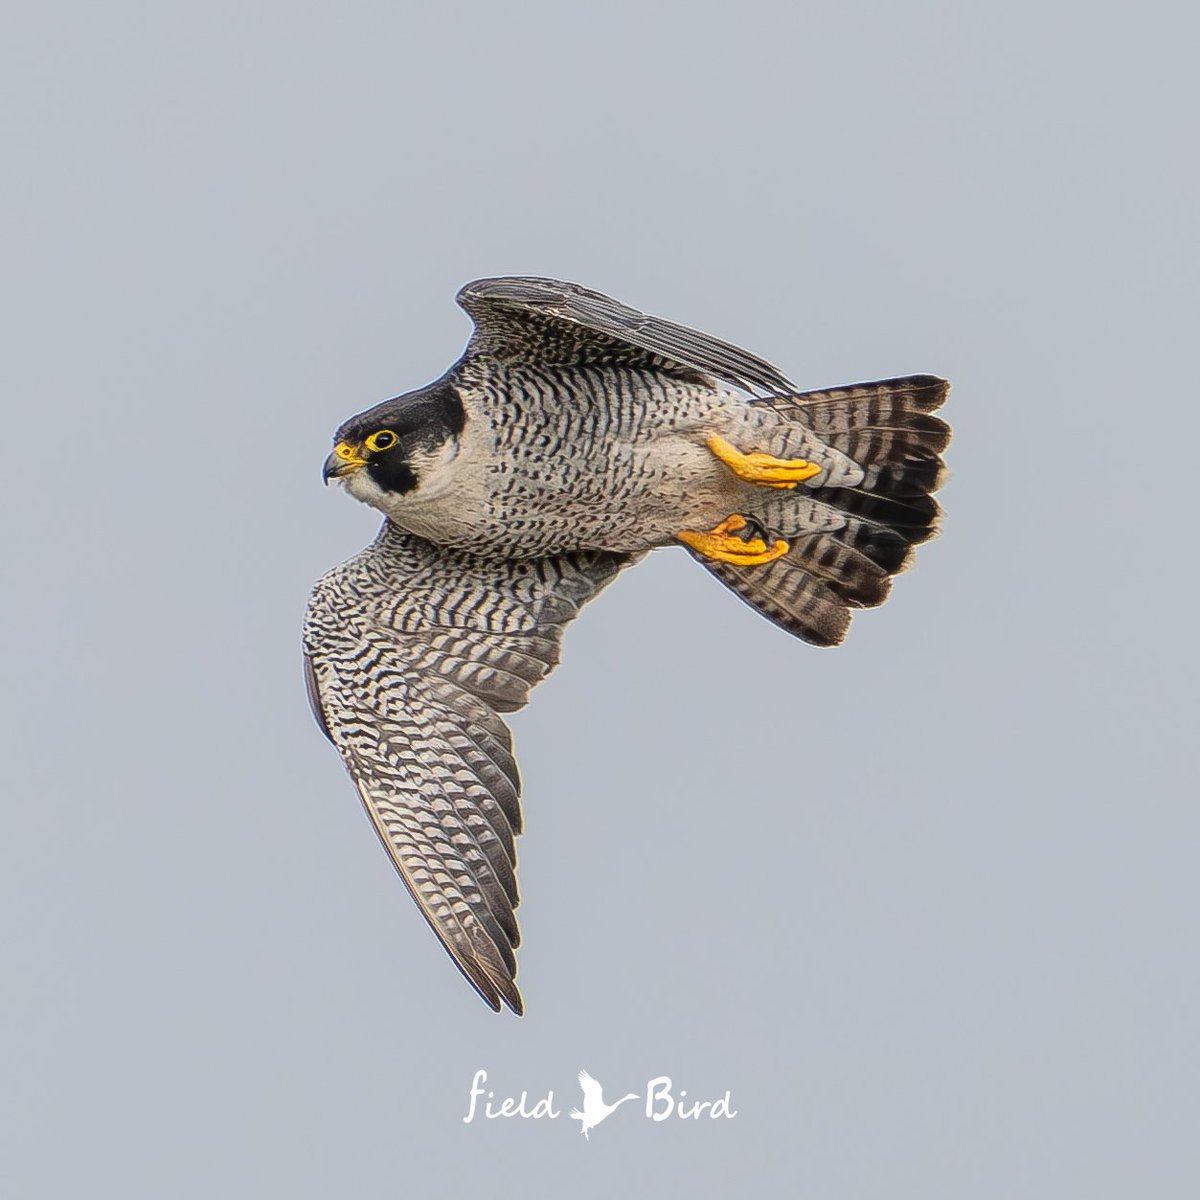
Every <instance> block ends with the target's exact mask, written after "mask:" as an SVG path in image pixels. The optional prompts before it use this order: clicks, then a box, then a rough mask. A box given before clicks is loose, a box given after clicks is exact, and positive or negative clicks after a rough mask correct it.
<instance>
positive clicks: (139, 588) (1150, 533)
mask: <svg viewBox="0 0 1200 1200" xmlns="http://www.w3.org/2000/svg"><path fill="white" fill-rule="evenodd" d="M1188 14H1190V9H1189V8H1186V7H1185V6H1183V5H1172V4H1163V3H1157V4H1156V3H1149V4H1141V5H1137V6H1133V5H1114V4H1105V3H1100V4H1087V5H1084V4H1067V3H1053V2H1052V3H1045V2H1040V3H1036V4H1033V3H1023V2H1010V3H1005V4H1003V5H1000V4H987V5H963V4H957V3H933V2H929V0H914V2H912V3H908V4H904V5H893V4H883V3H846V4H839V5H832V4H826V5H820V6H813V5H783V4H767V3H742V4H739V5H736V6H734V5H732V4H725V5H713V4H686V5H685V4H679V5H665V4H663V5H655V4H649V5H642V4H632V3H625V2H618V3H607V4H605V5H603V6H583V5H559V4H549V3H535V4H522V5H519V6H518V5H494V6H493V5H484V4H453V5H449V4H448V5H440V6H433V5H409V4H393V5H384V4H374V5H348V6H343V5H337V6H334V5H312V4H287V5H284V4H259V5H249V6H247V5H232V4H223V3H218V4H211V3H209V4H203V5H199V4H169V5H161V6H157V5H142V4H132V3H120V2H117V3H112V4H107V5H103V6H94V5H81V4H64V5H51V6H39V7H37V8H35V7H33V6H21V7H18V6H16V5H13V6H9V7H8V8H7V9H6V11H5V15H4V16H3V18H0V45H2V46H3V47H4V52H3V54H4V59H5V62H4V63H3V69H2V70H0V90H2V93H3V100H2V103H0V124H2V126H3V130H4V135H3V137H4V141H3V157H4V163H5V176H6V182H5V186H4V189H3V198H2V200H0V204H2V205H3V213H4V216H3V239H4V243H3V262H4V269H3V288H2V291H3V301H2V302H3V306H4V311H3V327H4V330H5V338H4V341H5V352H4V354H3V355H2V356H0V380H2V383H3V391H2V394H3V397H4V406H5V418H6V420H5V424H6V428H7V430H8V453H7V455H6V467H5V471H4V490H5V496H6V501H5V504H4V523H5V527H6V535H5V545H6V555H5V557H6V559H7V561H8V565H9V568H10V573H9V574H8V582H7V586H6V587H5V588H4V591H3V603H4V606H5V609H6V616H5V620H4V638H5V643H6V645H5V663H6V666H7V671H6V679H7V686H6V687H5V688H4V689H3V701H2V703H3V706H4V713H3V722H2V726H3V729H4V731H5V732H4V736H5V741H6V745H7V749H6V754H5V757H6V768H5V776H6V780H7V783H8V788H7V789H6V790H7V792H8V804H7V805H6V822H5V824H6V828H5V836H4V838H3V851H2V853H3V859H4V866H3V871H2V873H0V923H2V924H3V944H4V947H5V952H4V972H3V990H2V993H0V1005H2V1013H0V1028H2V1029H3V1034H2V1035H0V1055H2V1057H0V1103H2V1105H3V1111H0V1192H2V1193H3V1194H4V1195H5V1196H12V1197H22V1198H25V1197H30V1198H32V1197H39V1198H40V1197H55V1198H57V1197H76V1196H81V1195H87V1196H114V1197H115V1196H120V1197H124V1198H133V1197H137V1198H140V1197H155V1198H157V1197H164V1196H165V1197H172V1198H175V1197H178V1198H191V1197H204V1198H208V1197H212V1196H234V1197H261V1196H288V1197H292V1198H295V1200H307V1198H309V1197H313V1198H318V1197H330V1196H343V1195H353V1196H356V1197H360V1198H362V1200H373V1198H375V1197H380V1198H385V1197H399V1196H402V1195H409V1194H423V1195H428V1196H465V1195H472V1194H480V1195H487V1196H491V1197H498V1198H503V1197H509V1196H522V1197H528V1196H541V1195H547V1196H548V1195H559V1194H570V1195H572V1196H579V1197H609V1196H613V1195H618V1194H634V1195H637V1194H649V1193H650V1192H651V1191H652V1190H657V1191H661V1192H662V1193H663V1194H676V1195H678V1194H688V1195H692V1196H719V1195H749V1194H757V1195H783V1194H789V1195H802V1196H813V1197H821V1198H830V1197H837V1198H842V1197H846V1198H851V1197H853V1198H858V1197H863V1198H867V1197H870V1198H876V1197H879V1198H883V1197H886V1198H887V1200H896V1198H897V1197H907V1196H912V1197H921V1198H923V1200H929V1198H932V1197H955V1198H956V1200H957V1198H961V1197H964V1196H970V1197H972V1198H980V1200H987V1198H991V1197H995V1198H997V1200H1000V1198H1004V1200H1009V1198H1011V1197H1014V1196H1020V1197H1043V1196H1044V1197H1056V1198H1058V1197H1063V1196H1087V1197H1089V1198H1091V1197H1100V1196H1105V1197H1107V1196H1113V1197H1116V1196H1129V1195H1132V1194H1139V1195H1154V1196H1156V1197H1174V1196H1192V1195H1195V1193H1196V1187H1197V1183H1198V1181H1200V1169H1198V1163H1197V1157H1198V1151H1197V1149H1196V1138H1195V1134H1196V1115H1197V1068H1198V1066H1200V1050H1198V1036H1197V1035H1198V1023H1200V1021H1198V1017H1197V1013H1198V1011H1200V968H1198V967H1197V962H1196V946H1197V921H1196V916H1197V884H1196V865H1195V864H1196V847H1197V844H1198V836H1200V820H1198V818H1197V806H1196V800H1195V793H1196V788H1195V782H1196V761H1195V760H1196V751H1195V729H1196V683H1195V671H1196V649H1197V647H1196V638H1195V632H1194V605H1195V596H1196V590H1197V583H1198V579H1197V569H1196V565H1195V555H1194V543H1195V530H1194V524H1195V522H1194V519H1193V518H1192V515H1191V514H1192V513H1193V512H1194V509H1195V499H1194V486H1193V482H1192V475H1193V472H1194V469H1195V459H1196V455H1195V446H1196V436H1197V432H1198V431H1197V419H1196V412H1197V397H1196V373H1195V370H1194V351H1193V347H1194V342H1195V336H1196V316H1197V314H1196V303H1195V302H1196V265H1197V263H1196V246H1197V238H1196V228H1195V223H1194V214H1195V212H1196V210H1197V202H1198V200H1200V196H1198V195H1197V192H1198V190H1200V189H1198V188H1197V168H1196V165H1195V164H1196V156H1195V149H1194V135H1195V129H1194V116H1195V105H1196V99H1197V96H1196V85H1195V64H1194V61H1193V59H1194V47H1195V43H1196V33H1197V29H1196V24H1195V21H1194V19H1193V18H1192V17H1191V16H1190V15H1188ZM500 273H541V274H549V275H554V276H558V277H562V278H568V279H575V280H579V281H581V282H584V283H587V284H589V285H590V286H593V287H597V288H600V289H602V290H605V291H608V292H611V293H613V294H615V295H617V296H618V297H620V298H622V299H624V300H626V301H628V302H630V303H632V304H635V305H637V306H639V307H642V308H645V309H648V310H650V311H654V312H659V313H662V314H664V315H667V316H669V317H671V318H673V319H675V320H679V321H684V322H688V323H691V324H695V325H698V326H700V327H702V328H705V329H709V330H711V331H713V332H715V333H717V334H719V335H721V336H723V337H726V338H728V339H731V340H734V341H738V342H741V343H743V344H745V345H747V346H748V347H750V348H751V349H753V350H755V351H757V352H758V353H761V354H763V355H764V356H766V357H768V358H770V359H772V360H774V361H775V362H777V363H778V364H779V365H780V366H781V367H782V368H783V369H784V370H785V371H787V372H788V373H789V374H791V375H792V376H794V377H795V378H796V379H797V380H798V381H800V382H801V383H802V384H803V385H804V386H809V387H819V386H823V385H833V384H839V383H847V382H851V381H856V380H862V379H873V378H880V377H885V376H888V375H897V374H902V373H906V372H912V371H929V372H934V373H938V374H942V375H945V376H947V377H949V378H950V379H951V380H952V381H953V385H954V387H953V392H952V395H951V402H950V405H949V407H948V409H947V414H946V415H947V416H948V418H949V419H950V420H951V421H952V423H953V424H954V426H955V440H954V442H953V444H952V446H951V450H950V462H951V468H952V472H953V478H952V482H951V484H950V485H949V486H948V487H947V488H946V490H945V492H944V494H943V500H944V503H945V507H946V510H947V518H946V524H945V529H944V534H943V536H942V537H941V538H940V539H939V540H938V541H936V542H934V543H933V544H931V545H929V546H927V547H925V548H924V550H923V552H922V553H921V554H920V555H919V557H918V562H917V565H916V568H915V570H914V571H913V572H912V573H911V574H910V575H908V576H906V577H905V578H903V579H902V580H901V581H900V582H899V583H898V585H897V587H896V589H895V592H894V594H893V597H892V599H891V600H890V601H889V602H888V604H887V605H886V606H885V607H884V608H883V609H881V610H879V611H877V612H873V613H869V614H864V615H862V616H860V617H859V618H858V619H857V620H856V622H855V626H854V628H853V630H852V631H851V635H850V638H849V640H848V642H847V644H846V645H845V646H844V647H842V648H841V649H839V650H837V651H832V652H830V651H826V652H821V651H817V650H814V649H811V648H808V647H805V646H804V645H802V644H800V643H798V642H794V641H792V640H791V639H789V638H788V637H786V636H785V635H784V634H782V633H780V632H778V631H776V630H774V629H772V628H771V627H770V626H769V625H768V624H767V623H766V622H764V621H762V620H760V619H758V618H757V617H756V616H755V615H754V614H753V613H752V612H751V611H750V610H749V609H746V608H744V607H743V606H742V605H741V604H740V603H739V602H738V601H737V600H736V599H735V598H733V597H732V596H730V595H728V594H727V593H726V592H725V591H724V590H723V589H722V588H721V587H720V586H719V585H717V584H716V583H715V582H714V581H712V580H710V579H709V578H708V577H707V576H706V574H705V572H703V571H702V570H700V569H699V568H697V567H696V566H695V565H694V564H693V563H691V562H690V560H688V559H687V558H686V556H685V555H684V554H683V552H682V551H671V550H668V551H663V552H661V553H659V554H656V555H654V556H652V558H651V559H650V561H648V562H646V563H645V564H643V565H642V566H640V567H639V568H638V569H637V570H635V571H632V572H630V573H628V574H627V575H626V576H624V577H622V578H621V579H620V580H618V582H617V583H616V584H615V585H614V586H613V587H612V589H611V590H610V591H609V592H607V593H605V594H604V595H603V596H602V597H601V598H600V599H599V600H598V601H596V603H595V604H594V605H593V606H592V607H590V608H589V609H588V610H587V611H586V612H585V614H584V617H583V618H582V619H581V620H580V621H579V622H578V623H577V624H576V625H575V626H573V627H572V629H571V630H570V632H569V633H568V636H567V643H566V654H565V658H564V663H563V666H562V667H561V668H560V669H559V671H558V672H557V673H556V674H555V675H554V676H553V677H552V678H551V679H550V680H549V681H548V682H547V683H546V684H545V685H544V686H543V687H541V688H540V689H539V690H538V691H537V692H536V693H535V696H534V701H533V704H532V705H531V707H530V708H529V709H528V710H527V711H526V712H525V713H523V714H520V715H519V716H517V717H516V718H515V719H514V721H513V724H514V727H515V730H516V734H517V738H518V749H519V752H520V755H521V762H522V767H523V771H524V778H525V789H526V814H527V827H528V832H527V834H526V836H525V837H524V838H523V840H522V842H521V843H520V853H521V873H522V881H523V895H524V903H523V905H522V908H521V913H520V916H521V922H522V927H523V931H524V935H525V944H524V946H523V947H522V950H521V983H522V986H523V988H524V991H525V995H526V998H527V1001H528V1006H529V1014H528V1016H527V1017H526V1018H524V1019H523V1020H520V1021H518V1020H516V1019H513V1018H508V1017H497V1016H493V1015H492V1014H491V1013H489V1012H488V1011H487V1010H486V1009H485V1008H484V1007H483V1006H482V1005H481V1004H480V1003H479V1001H478V1000H477V999H476V998H475V996H474V995H473V994H472V993H471V992H470V990H469V988H468V987H467V986H466V985H465V984H464V983H463V981H462V980H461V979H460V978H459V976H458V975H457V973H456V972H455V971H454V970H453V969H452V967H451V966H450V964H449V962H448V961H447V960H446V959H445V957H444V956H443V954H442V953H441V951H440V949H439V948H438V946H437V945H436V943H435V941H434V939H433V937H432V936H431V935H430V934H429V932H428V931H427V929H426V928H425V926H424V924H423V922H422V921H421V920H420V918H419V916H418V914H417V912H416V911H415V909H414V908H413V906H412V905H411V903H410V902H409V900H408V898H407V896H406V895H405V892H404V889H403V887H402V885H401V883H400V880H399V879H398V878H397V877H396V876H395V875H394V873H393V871H392V868H391V867H390V865H389V864H388V863H387V861H386V859H385V856H384V854H383V853H382V851H381V850H380V848H379V846H378V845H377V844H376V841H375V837H374V835H373V833H372V831H371V829H370V827H369V825H368V823H367V821H366V820H365V818H364V817H363V814H362V812H361V810H360V808H359V805H358V802H357V799H356V797H355V795H354V793H353V790H352V788H351V786H350V784H349V783H348V781H347V780H346V779H345V778H344V776H343V774H342V770H341V767H340V765H339V763H338V761H337V759H336V756H335V755H334V754H333V752H332V751H331V750H330V748H329V747H328V746H327V745H326V744H325V742H324V741H323V740H322V738H321V737H320V735H319V734H318V732H317V730H316V728H315V726H314V725H313V723H312V721H311V719H310V717H309V715H308V712H307V709H306V706H305V701H304V696H303V690H302V686H301V679H300V671H299V623H300V617H301V613H302V610H303V605H304V602H305V598H306V595H307V591H308V588H309V586H310V585H311V583H312V581H313V580H314V579H315V578H316V577H317V576H318V575H319V574H320V573H321V572H322V571H324V570H325V569H327V568H328V567H329V566H331V565H332V564H334V563H335V562H337V561H339V560H340V559H342V558H345V557H348V556H349V555H350V554H352V553H353V552H355V551H356V550H357V549H359V548H360V547H361V546H362V545H363V544H364V543H365V542H366V541H367V540H368V539H369V538H371V537H372V536H373V534H374V531H375V528H376V525H377V520H376V517H375V515H374V514H373V513H372V512H371V511H369V510H367V509H365V508H362V507H360V506H358V505H356V504H354V503H353V502H352V501H350V500H349V499H348V498H347V497H345V496H343V495H340V494H338V493H336V492H335V491H333V490H332V489H330V490H328V491H327V490H325V489H322V487H321V485H320V479H319V475H320V465H321V461H322V459H323V458H324V456H325V454H326V452H327V450H328V446H329V437H330V434H331V433H332V431H333V429H334V428H335V427H336V426H337V425H338V423H339V422H340V421H341V420H343V419H344V418H345V417H346V416H348V415H349V414H351V413H353V412H356V411H358V410H360V409H362V408H364V407H366V406H368V405H369V404H372V403H374V402H375V401H377V400H380V399H382V398H384V397H387V396H390V395H394V394H396V393H398V392H400V391H404V390H407V389H410V388H412V387H415V386H417V385H419V384H422V383H424V382H426V381H428V380H430V379H432V378H434V377H435V376H436V375H438V374H439V373H440V372H441V371H442V370H443V368H444V367H445V366H446V365H448V364H449V363H450V362H451V361H452V360H453V359H454V358H455V357H456V355H457V354H458V352H459V350H460V348H461V346H462V343H463V341H464V340H465V338H466V336H467V333H468V329H469V324H468V322H467V319H466V317H465V316H464V315H463V314H462V313H460V312H459V311H458V309H457V308H456V307H455V306H454V303H453V295H454V291H455V290H456V288H457V287H458V286H459V285H460V284H461V283H463V282H464V281H465V280H467V279H470V278H472V277H476V276H480V275H489V274H500ZM584 1066H585V1067H587V1068H588V1069H589V1070H590V1071H591V1072H592V1073H593V1074H595V1075H596V1076H597V1077H598V1078H599V1079H600V1080H601V1081H602V1082H603V1083H604V1085H605V1087H606V1089H608V1090H609V1091H610V1093H616V1094H620V1093H622V1092H625V1091H629V1090H634V1091H636V1090H640V1089H641V1088H643V1087H644V1086H645V1083H646V1081H647V1080H648V1079H649V1078H650V1077H652V1076H655V1075H658V1074H663V1073H665V1074H669V1075H670V1076H672V1078H673V1079H674V1081H675V1084H676V1087H677V1088H685V1089H686V1090H687V1091H688V1093H689V1096H695V1097H703V1098H712V1097H715V1096H717V1095H720V1094H721V1093H723V1092H724V1091H725V1089H727V1088H729V1089H732V1093H733V1099H734V1105H735V1108H736V1109H737V1110H738V1116H737V1118H736V1119H735V1120H733V1121H723V1122H718V1123H712V1124H710V1123H708V1122H704V1123H700V1124H697V1123H694V1122H680V1121H671V1122H667V1123H663V1124H661V1125H660V1124H653V1123H651V1122H648V1121H646V1120H645V1119H644V1118H643V1117H641V1116H640V1115H639V1114H638V1113H637V1112H631V1111H629V1110H630V1109H631V1108H636V1107H637V1106H635V1105H630V1106H627V1107H626V1108H625V1109H623V1110H621V1112H619V1113H618V1114H616V1115H615V1116H614V1117H613V1118H612V1119H611V1120H609V1121H608V1122H607V1123H606V1124H605V1125H603V1126H601V1127H600V1128H599V1129H597V1130H596V1131H595V1132H594V1133H593V1135H592V1138H591V1141H590V1144H585V1143H584V1141H583V1139H582V1138H580V1137H579V1135H578V1127H577V1125H576V1124H575V1123H574V1122H571V1121H569V1120H568V1119H567V1118H566V1115H565V1112H564V1115H563V1117H562V1118H561V1119H560V1120H558V1121H556V1122H545V1121H541V1122H533V1121H525V1122H522V1121H493V1122H476V1123H475V1124H472V1125H470V1126H467V1125H464V1124H463V1122H462V1119H461V1118H462V1116H463V1115H464V1113H465V1111H466V1097H467V1088H468V1085H469V1082H470V1079H471V1076H472V1073H473V1072H474V1071H475V1070H476V1069H477V1068H480V1067H482V1068H485V1069H486V1070H487V1071H488V1072H489V1077H490V1083H491V1085H493V1086H494V1087H495V1088H496V1089H497V1090H498V1091H499V1092H500V1093H503V1094H507V1093H508V1092H510V1091H511V1092H519V1091H520V1090H522V1089H529V1091H530V1092H531V1094H535V1095H540V1094H542V1093H544V1091H545V1090H546V1089H547V1088H553V1089H554V1091H555V1096H556V1102H557V1103H558V1104H559V1106H560V1107H562V1108H563V1109H566V1108H567V1107H569V1106H570V1105H571V1104H573V1103H576V1102H577V1101H578V1092H577V1090H576V1087H575V1073H576V1071H577V1070H578V1069H579V1068H580V1067H584Z"/></svg>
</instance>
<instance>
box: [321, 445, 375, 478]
mask: <svg viewBox="0 0 1200 1200" xmlns="http://www.w3.org/2000/svg"><path fill="white" fill-rule="evenodd" d="M361 451H362V447H361V446H352V445H350V443H349V442H338V444H337V445H336V446H334V448H333V453H332V454H330V456H329V457H328V458H327V459H326V460H325V466H324V467H322V468H321V478H322V479H323V480H324V481H325V482H326V483H328V482H329V481H330V480H331V479H336V478H338V476H340V475H349V474H350V472H351V471H357V470H358V469H359V467H365V466H366V465H367V460H366V459H365V458H363V456H362V453H361Z"/></svg>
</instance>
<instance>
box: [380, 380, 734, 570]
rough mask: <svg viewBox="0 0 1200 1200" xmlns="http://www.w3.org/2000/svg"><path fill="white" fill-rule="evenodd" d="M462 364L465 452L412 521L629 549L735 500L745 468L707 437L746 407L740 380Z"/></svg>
mask: <svg viewBox="0 0 1200 1200" xmlns="http://www.w3.org/2000/svg"><path fill="white" fill-rule="evenodd" d="M464 368H465V369H462V370H461V371H460V373H459V374H458V376H457V378H456V379H455V386H456V388H457V390H458V392H459V395H460V396H461V397H462V400H463V404H464V408H465V410H466V413H467V419H466V426H465V428H464V429H463V432H462V434H461V435H460V439H459V450H458V454H457V456H456V458H455V460H454V461H453V463H452V464H449V465H448V467H447V468H446V471H445V474H444V481H443V483H442V486H440V487H439V486H433V487H430V486H426V487H423V488H422V495H421V496H420V497H419V498H414V499H413V500H410V502H409V503H408V504H407V505H406V507H405V509H404V511H403V513H402V514H400V515H399V517H398V519H399V521H400V523H401V524H402V525H403V527H404V528H406V529H408V530H409V531H410V532H412V533H416V534H418V535H419V536H421V537H426V538H429V539H430V540H431V541H435V542H437V543H439V544H441V545H445V546H452V547H454V548H456V549H464V550H470V551H472V552H474V553H487V554H496V555H501V556H505V557H529V556H542V555H550V554H557V553H561V552H564V551H568V550H578V549H594V550H612V551H619V552H635V551H640V550H645V549H648V548H650V547H653V546H659V545H663V544H665V543H667V542H669V541H670V540H671V539H672V538H673V536H674V534H675V533H676V532H677V531H678V530H679V529H681V528H684V527H695V526H698V525H700V524H701V523H703V522H704V521H708V523H709V524H711V520H710V519H709V518H710V517H711V514H712V513H713V512H715V511H717V510H722V511H729V509H728V504H727V502H728V501H729V500H731V499H732V497H733V496H734V495H735V494H736V492H737V488H738V484H737V481H736V480H735V479H734V478H733V477H732V476H731V475H730V474H729V473H728V472H727V471H725V470H724V469H723V468H722V467H721V465H720V463H718V462H717V460H716V459H714V458H713V456H712V454H711V453H709V451H708V450H707V449H706V447H705V445H704V437H705V435H706V433H707V432H708V431H711V430H713V429H718V430H720V429H724V428H728V427H729V426H730V425H731V424H735V423H736V422H737V420H738V419H739V415H740V414H742V413H744V411H745V409H746V404H745V401H744V400H743V399H742V398H741V397H740V396H738V395H737V394H736V393H733V392H724V391H721V390H719V389H717V388H715V387H705V386H703V385H701V384H697V383H693V382H690V381H688V380H684V379H676V378H673V377H672V376H670V375H668V374H666V373H665V372H659V371H654V370H651V369H643V368H638V367H627V366H622V365H614V364H606V365H604V366H603V367H586V366H585V367H569V368H556V367H533V366H529V365H526V364H520V363H513V364H511V365H506V366H505V367H504V369H502V370H497V369H496V364H495V363H491V364H489V369H488V370H487V371H486V372H485V371H472V370H470V369H469V364H464Z"/></svg>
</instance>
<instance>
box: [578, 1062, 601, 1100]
mask: <svg viewBox="0 0 1200 1200" xmlns="http://www.w3.org/2000/svg"><path fill="white" fill-rule="evenodd" d="M579 1086H580V1087H581V1088H582V1089H583V1107H584V1108H585V1109H588V1108H591V1107H592V1106H593V1105H596V1104H600V1105H602V1104H603V1103H604V1088H603V1087H601V1085H600V1082H599V1081H598V1080H596V1079H593V1078H592V1077H591V1076H590V1075H589V1074H588V1073H587V1072H586V1071H580V1072H579Z"/></svg>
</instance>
